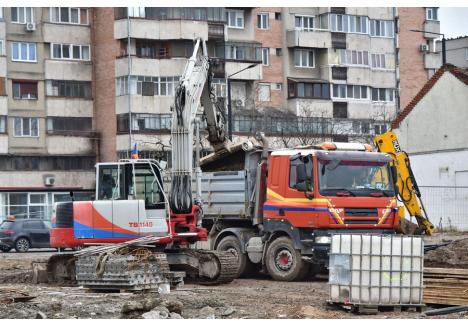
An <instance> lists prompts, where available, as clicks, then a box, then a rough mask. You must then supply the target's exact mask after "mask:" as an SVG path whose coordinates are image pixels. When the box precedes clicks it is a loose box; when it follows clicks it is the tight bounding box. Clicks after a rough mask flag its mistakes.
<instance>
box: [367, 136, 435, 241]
mask: <svg viewBox="0 0 468 326" xmlns="http://www.w3.org/2000/svg"><path fill="white" fill-rule="evenodd" d="M374 142H375V146H376V147H377V150H378V151H379V152H382V153H387V154H389V155H390V156H391V157H392V162H391V163H390V165H391V166H393V167H394V171H395V174H396V175H395V176H394V180H395V185H396V193H397V196H398V199H399V200H400V201H401V202H402V203H403V204H404V207H403V206H401V207H400V209H399V210H398V215H399V218H400V229H399V230H398V231H399V232H400V233H403V234H423V233H424V234H426V235H432V233H433V231H434V225H433V224H432V223H431V221H430V220H429V218H428V215H427V213H426V209H425V208H424V203H423V201H422V199H421V192H420V190H419V187H418V183H417V182H416V179H415V177H414V174H413V170H412V168H411V163H410V159H409V156H408V154H407V153H406V152H405V151H403V150H402V149H401V147H400V143H399V142H398V138H397V136H396V134H395V133H394V132H393V131H389V132H386V133H384V134H381V135H378V136H376V137H375V138H374ZM405 207H406V210H407V211H408V213H409V215H410V216H412V217H414V218H415V219H416V222H417V225H416V224H414V223H412V222H410V221H409V220H408V219H407V218H406V217H405Z"/></svg>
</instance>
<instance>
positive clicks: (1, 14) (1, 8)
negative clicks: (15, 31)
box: [0, 7, 3, 19]
mask: <svg viewBox="0 0 468 326" xmlns="http://www.w3.org/2000/svg"><path fill="white" fill-rule="evenodd" d="M0 19H3V7H0Z"/></svg>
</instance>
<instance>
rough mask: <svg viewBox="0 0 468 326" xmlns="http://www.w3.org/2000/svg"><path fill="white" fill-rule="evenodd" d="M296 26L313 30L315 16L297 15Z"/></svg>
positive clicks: (304, 29) (305, 29)
mask: <svg viewBox="0 0 468 326" xmlns="http://www.w3.org/2000/svg"><path fill="white" fill-rule="evenodd" d="M294 21H295V23H294V26H295V27H296V29H300V30H302V31H312V30H313V29H314V17H312V16H295V19H294Z"/></svg>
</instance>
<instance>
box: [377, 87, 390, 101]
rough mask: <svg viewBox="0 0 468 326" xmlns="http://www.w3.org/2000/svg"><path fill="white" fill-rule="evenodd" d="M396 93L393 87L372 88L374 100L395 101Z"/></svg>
mask: <svg viewBox="0 0 468 326" xmlns="http://www.w3.org/2000/svg"><path fill="white" fill-rule="evenodd" d="M393 99H394V95H393V89H391V88H372V101H373V102H393Z"/></svg>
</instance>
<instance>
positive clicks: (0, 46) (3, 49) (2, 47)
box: [0, 40, 5, 55]
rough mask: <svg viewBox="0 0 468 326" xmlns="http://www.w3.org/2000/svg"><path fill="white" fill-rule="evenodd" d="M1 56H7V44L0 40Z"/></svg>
mask: <svg viewBox="0 0 468 326" xmlns="http://www.w3.org/2000/svg"><path fill="white" fill-rule="evenodd" d="M0 55H5V42H4V41H3V40H0Z"/></svg>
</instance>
